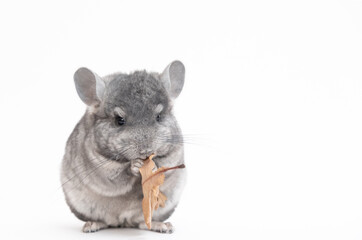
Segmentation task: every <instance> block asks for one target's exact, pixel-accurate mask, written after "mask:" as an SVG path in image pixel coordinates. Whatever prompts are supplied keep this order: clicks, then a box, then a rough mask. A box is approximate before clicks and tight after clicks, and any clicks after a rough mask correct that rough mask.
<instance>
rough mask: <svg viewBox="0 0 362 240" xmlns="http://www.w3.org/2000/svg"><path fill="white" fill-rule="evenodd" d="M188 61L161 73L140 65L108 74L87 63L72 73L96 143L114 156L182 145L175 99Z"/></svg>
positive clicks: (133, 155)
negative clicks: (136, 68) (91, 67)
mask: <svg viewBox="0 0 362 240" xmlns="http://www.w3.org/2000/svg"><path fill="white" fill-rule="evenodd" d="M184 77H185V67H184V65H183V64H182V63H181V62H180V61H174V62H172V63H171V64H170V65H168V66H167V67H166V69H165V70H164V72H163V73H162V74H158V73H148V72H146V71H136V72H133V73H131V74H113V75H109V76H106V77H104V78H101V77H99V76H98V75H97V74H96V73H94V72H92V71H91V70H89V69H87V68H80V69H78V70H77V71H76V72H75V74H74V81H75V86H76V89H77V92H78V95H79V97H80V98H81V99H82V101H83V102H84V103H85V104H87V105H88V109H87V112H86V117H85V119H86V120H85V126H86V131H87V137H88V138H91V141H90V142H91V144H90V146H88V147H92V148H93V150H96V151H97V152H99V153H100V154H102V155H103V156H105V157H107V158H109V159H112V160H116V161H130V160H132V159H137V158H140V159H145V158H146V157H148V156H149V155H150V154H152V153H155V154H156V155H157V156H159V157H162V156H166V155H167V154H168V153H170V152H172V151H173V150H175V148H178V147H180V144H181V143H182V136H181V133H180V130H179V128H178V125H177V122H176V119H175V117H174V116H173V114H172V105H173V104H172V103H173V101H174V100H175V98H177V96H178V95H179V94H180V92H181V90H182V88H183V85H184Z"/></svg>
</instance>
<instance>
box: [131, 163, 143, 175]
mask: <svg viewBox="0 0 362 240" xmlns="http://www.w3.org/2000/svg"><path fill="white" fill-rule="evenodd" d="M142 166H143V160H141V159H135V160H131V167H130V172H131V174H132V175H134V176H136V177H139V176H141V174H140V170H139V169H140V168H141V167H142Z"/></svg>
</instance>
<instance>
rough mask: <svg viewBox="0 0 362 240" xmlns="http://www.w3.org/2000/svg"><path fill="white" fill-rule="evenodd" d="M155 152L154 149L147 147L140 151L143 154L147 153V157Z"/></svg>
mask: <svg viewBox="0 0 362 240" xmlns="http://www.w3.org/2000/svg"><path fill="white" fill-rule="evenodd" d="M152 153H153V151H152V149H150V148H147V149H142V150H141V151H140V154H141V155H146V157H148V156H150V155H151V154H152Z"/></svg>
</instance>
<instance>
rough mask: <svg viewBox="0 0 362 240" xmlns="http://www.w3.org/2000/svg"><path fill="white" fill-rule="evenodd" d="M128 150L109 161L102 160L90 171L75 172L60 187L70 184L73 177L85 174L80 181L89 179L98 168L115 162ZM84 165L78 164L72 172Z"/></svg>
mask: <svg viewBox="0 0 362 240" xmlns="http://www.w3.org/2000/svg"><path fill="white" fill-rule="evenodd" d="M127 150H128V148H126V149H123V151H121V152H120V153H118V154H117V155H116V156H114V157H113V158H111V159H106V160H103V161H101V162H99V163H97V164H95V166H94V167H93V168H91V169H85V170H83V171H80V172H76V173H75V174H74V176H72V177H71V178H69V179H68V180H67V181H65V182H64V183H62V184H61V186H60V187H59V188H61V187H63V186H64V185H65V184H67V183H68V182H70V181H71V180H73V179H74V178H75V177H77V176H80V175H81V174H84V173H85V174H86V176H84V177H83V178H82V179H81V180H80V181H81V182H83V180H84V179H86V178H87V177H89V176H90V175H91V174H92V173H94V172H95V171H96V170H97V169H99V168H100V167H102V166H104V165H105V164H106V163H111V162H112V161H113V160H117V159H116V158H117V157H119V156H121V155H122V154H123V153H124V152H126V151H127ZM95 159H96V158H93V159H89V161H90V162H92V161H93V160H95ZM83 165H84V163H81V164H78V165H77V166H76V167H74V168H73V170H75V169H76V168H78V167H80V166H83Z"/></svg>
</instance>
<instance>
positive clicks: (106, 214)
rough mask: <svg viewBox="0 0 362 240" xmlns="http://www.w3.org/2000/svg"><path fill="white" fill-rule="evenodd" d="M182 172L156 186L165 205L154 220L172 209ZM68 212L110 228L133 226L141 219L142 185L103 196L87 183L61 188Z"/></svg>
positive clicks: (183, 178) (169, 175)
mask: <svg viewBox="0 0 362 240" xmlns="http://www.w3.org/2000/svg"><path fill="white" fill-rule="evenodd" d="M185 175H186V173H185V171H177V172H176V171H175V172H174V173H172V174H167V175H166V179H165V182H164V184H163V185H162V186H161V187H160V191H162V192H163V193H164V194H165V195H166V196H167V200H166V204H165V207H163V208H159V209H158V210H156V211H155V212H154V214H153V218H152V219H153V220H154V221H165V220H166V219H167V218H168V217H169V216H170V215H171V214H172V213H173V211H174V209H175V207H176V206H177V203H178V201H179V198H180V196H181V192H182V189H183V185H184V183H185V177H186V176H185ZM64 193H65V196H66V200H67V203H68V205H69V207H70V209H71V211H72V212H73V213H74V214H75V215H76V216H77V217H78V218H79V219H80V220H83V221H101V222H104V223H105V224H107V225H109V226H113V227H137V226H138V224H139V223H141V222H143V221H144V217H143V212H142V199H143V194H142V188H141V184H137V185H135V186H134V188H133V189H132V190H131V191H130V192H128V193H126V194H123V195H121V196H114V197H107V196H102V195H101V194H98V193H95V192H93V191H92V190H91V189H90V188H88V187H87V186H85V185H83V186H75V187H74V186H73V187H72V186H68V187H65V188H64Z"/></svg>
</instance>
